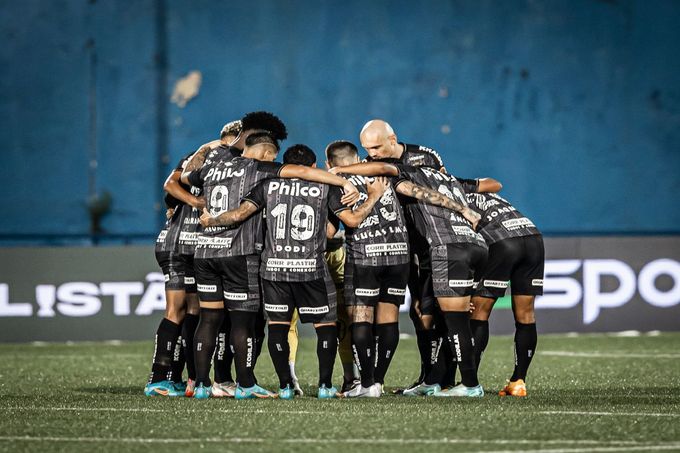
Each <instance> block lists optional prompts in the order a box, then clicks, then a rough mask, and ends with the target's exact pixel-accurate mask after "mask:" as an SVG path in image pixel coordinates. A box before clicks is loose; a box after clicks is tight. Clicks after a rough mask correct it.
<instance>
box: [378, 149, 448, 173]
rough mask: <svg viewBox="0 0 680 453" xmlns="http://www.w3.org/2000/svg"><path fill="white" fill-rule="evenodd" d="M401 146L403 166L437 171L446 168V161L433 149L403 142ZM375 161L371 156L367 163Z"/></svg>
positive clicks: (400, 160)
mask: <svg viewBox="0 0 680 453" xmlns="http://www.w3.org/2000/svg"><path fill="white" fill-rule="evenodd" d="M399 144H400V145H402V146H403V147H404V152H403V153H402V154H401V157H400V158H399V159H398V160H399V163H401V164H404V165H409V166H411V167H431V168H435V169H437V170H439V169H440V168H442V167H443V166H444V161H443V160H442V158H441V156H440V155H439V153H438V152H437V151H435V150H433V149H432V148H428V147H427V146H421V145H411V144H408V143H401V142H400V143H399ZM373 160H376V159H372V158H371V156H368V157H367V158H366V161H368V162H371V161H373Z"/></svg>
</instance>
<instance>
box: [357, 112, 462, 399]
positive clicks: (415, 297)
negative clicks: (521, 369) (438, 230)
mask: <svg viewBox="0 0 680 453" xmlns="http://www.w3.org/2000/svg"><path fill="white" fill-rule="evenodd" d="M359 138H360V140H361V146H362V147H363V148H364V149H365V150H366V152H367V153H368V157H367V158H366V160H367V161H369V162H370V161H376V160H396V161H398V162H399V163H400V164H403V165H408V166H411V167H430V168H434V169H436V170H438V171H439V172H441V173H446V168H445V167H444V162H443V161H442V158H441V157H440V156H439V153H437V151H435V150H434V149H432V148H429V147H427V146H422V145H414V144H408V143H404V142H400V141H399V140H398V138H397V134H396V132H395V131H394V129H393V128H392V126H390V124H389V123H387V122H386V121H384V120H382V119H372V120H370V121H368V122H367V123H366V124H365V125H364V127H363V128H362V129H361V133H360V136H359ZM404 214H405V215H406V221H407V225H408V229H409V246H410V249H411V254H412V259H411V266H410V273H409V284H408V288H409V291H410V293H411V307H410V310H409V316H410V317H411V321H412V322H413V326H414V327H415V330H416V338H417V341H418V352H419V354H420V376H419V377H418V379H417V380H416V382H414V383H413V384H412V385H410V386H409V387H407V388H413V387H415V386H417V385H418V384H420V383H421V382H422V380H423V379H424V378H425V376H426V375H427V374H428V373H429V372H430V369H431V367H432V365H433V357H436V356H437V352H438V351H440V350H441V348H440V345H441V342H442V341H445V339H444V338H443V337H445V335H444V336H442V335H441V332H435V331H434V330H433V328H434V315H435V311H434V310H433V306H432V305H431V304H426V305H423V304H422V293H423V288H424V287H425V286H426V285H427V282H428V281H429V275H430V273H431V272H430V269H431V264H430V254H429V252H428V250H429V245H428V243H427V240H426V238H424V237H421V236H420V234H419V233H418V231H417V229H416V228H415V227H414V224H413V219H412V218H411V217H412V216H411V215H410V212H409V210H408V209H405V210H404ZM440 324H443V322H442V320H440ZM440 327H444V326H440ZM438 330H440V331H441V330H442V329H438ZM443 330H444V331H445V330H446V328H445V327H444V328H443ZM443 351H444V353H446V354H448V352H449V350H448V348H444V349H443ZM397 393H401V389H400V390H397Z"/></svg>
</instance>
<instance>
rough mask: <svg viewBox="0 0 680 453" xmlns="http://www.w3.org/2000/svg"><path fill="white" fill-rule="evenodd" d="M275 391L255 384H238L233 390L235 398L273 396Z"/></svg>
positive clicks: (245, 398)
mask: <svg viewBox="0 0 680 453" xmlns="http://www.w3.org/2000/svg"><path fill="white" fill-rule="evenodd" d="M275 396H276V393H272V392H270V391H269V390H267V389H263V388H262V387H260V386H259V385H257V384H255V385H253V386H252V387H241V386H240V385H238V386H237V387H236V391H235V392H234V398H236V399H237V400H247V399H251V398H274V397H275Z"/></svg>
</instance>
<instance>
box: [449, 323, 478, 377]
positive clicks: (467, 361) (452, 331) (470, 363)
mask: <svg viewBox="0 0 680 453" xmlns="http://www.w3.org/2000/svg"><path fill="white" fill-rule="evenodd" d="M444 317H445V318H446V325H447V327H448V328H449V341H450V342H451V352H452V353H453V357H454V358H455V359H456V361H457V362H458V368H459V369H460V375H461V380H462V382H463V385H464V386H466V387H476V386H478V385H479V381H478V380H477V366H476V365H475V350H474V346H473V343H472V341H473V340H472V332H471V331H470V315H469V314H468V312H466V311H461V312H457V311H448V312H444Z"/></svg>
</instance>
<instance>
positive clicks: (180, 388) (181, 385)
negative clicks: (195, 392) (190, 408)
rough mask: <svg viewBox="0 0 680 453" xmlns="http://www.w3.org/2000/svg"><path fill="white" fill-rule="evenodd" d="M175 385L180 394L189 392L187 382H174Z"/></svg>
mask: <svg viewBox="0 0 680 453" xmlns="http://www.w3.org/2000/svg"><path fill="white" fill-rule="evenodd" d="M173 385H174V386H175V390H177V392H178V393H180V394H181V395H184V392H186V391H187V383H186V382H173Z"/></svg>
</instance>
